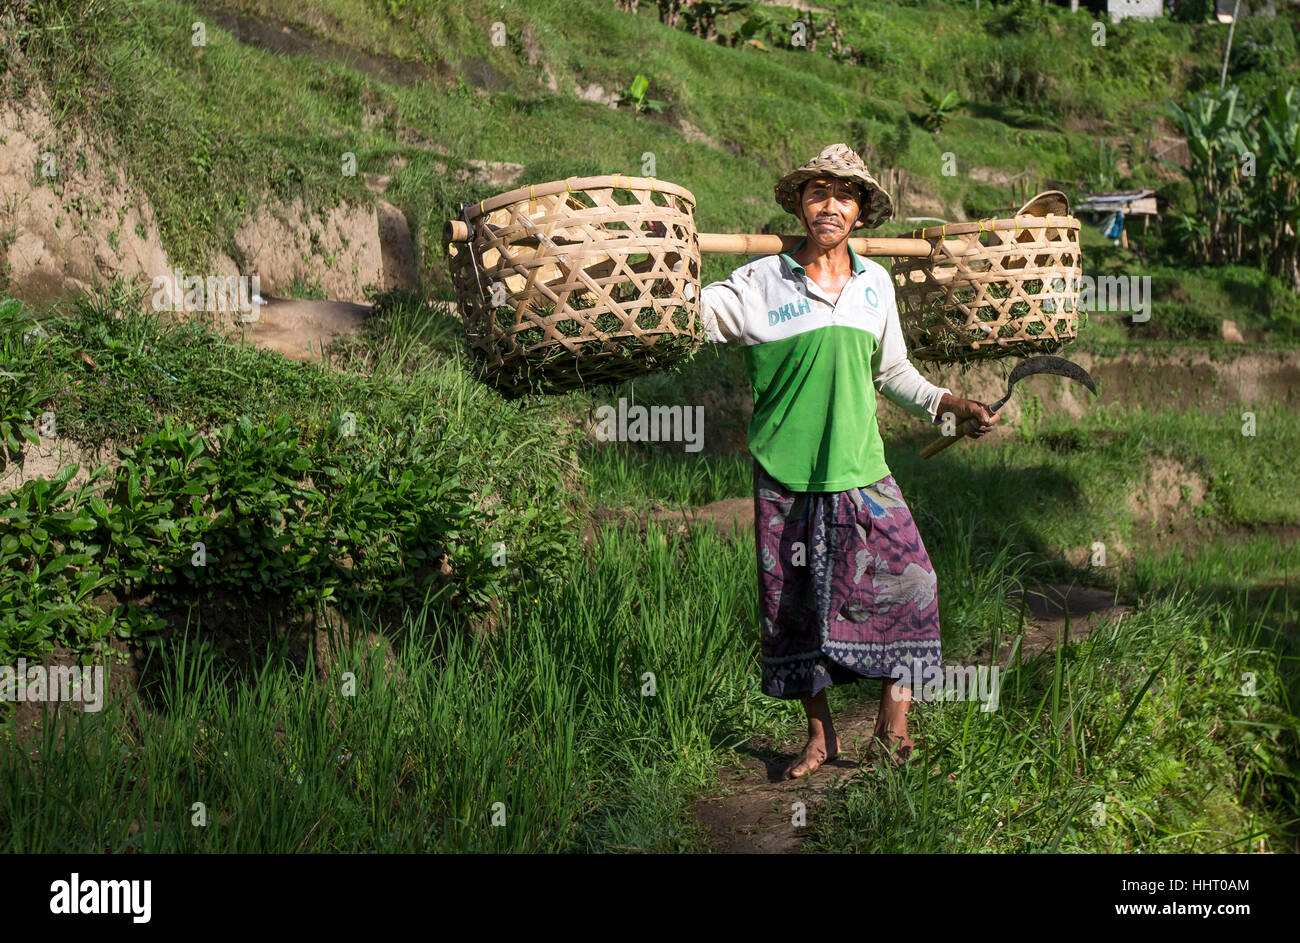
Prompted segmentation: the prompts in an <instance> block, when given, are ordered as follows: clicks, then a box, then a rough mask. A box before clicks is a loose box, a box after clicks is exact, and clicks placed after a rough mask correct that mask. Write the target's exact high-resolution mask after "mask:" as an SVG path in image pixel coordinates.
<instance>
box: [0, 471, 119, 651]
mask: <svg viewBox="0 0 1300 943" xmlns="http://www.w3.org/2000/svg"><path fill="white" fill-rule="evenodd" d="M75 473H76V468H75V467H72V466H69V467H67V468H64V469H62V470H61V471H60V472H59V473H58V474H57V475H55V476H54V477H53V478H32V479H30V480H29V481H27V482H25V483H24V484H23V485H22V487H20V488H18V489H17V490H15V491H10V492H8V493H6V494H0V662H2V661H12V660H13V658H14V657H16V656H17V655H19V654H36V653H40V652H45V651H49V650H50V649H51V648H52V647H53V646H54V644H55V643H56V642H59V641H64V642H68V641H71V642H74V643H80V644H82V645H90V644H93V643H95V642H97V641H99V640H100V639H102V638H103V637H104V636H105V635H107V634H108V632H109V631H110V630H111V629H112V628H113V626H114V623H115V617H114V615H113V614H112V613H105V612H103V611H101V610H100V609H97V608H96V607H95V606H93V605H92V599H93V598H94V596H95V595H96V594H97V593H98V592H100V591H101V590H102V589H103V588H104V587H106V586H108V585H109V583H110V582H111V581H112V577H111V575H110V574H108V573H105V572H104V571H103V569H102V568H101V567H100V566H99V565H98V561H97V558H98V556H99V551H100V549H101V548H100V546H99V545H98V544H97V543H96V539H97V530H98V528H97V525H96V521H95V519H94V517H93V516H92V515H91V513H90V511H89V509H88V507H87V506H86V504H85V501H84V498H85V496H86V486H83V487H82V488H79V489H76V490H72V489H70V488H69V487H68V484H69V482H70V481H71V480H72V477H73V476H74V474H75Z"/></svg>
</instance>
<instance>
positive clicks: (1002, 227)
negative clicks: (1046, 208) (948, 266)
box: [912, 213, 1083, 239]
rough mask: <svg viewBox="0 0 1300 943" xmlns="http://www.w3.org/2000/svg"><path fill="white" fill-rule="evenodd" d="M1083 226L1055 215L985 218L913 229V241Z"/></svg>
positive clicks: (1073, 219) (1067, 217) (1074, 218)
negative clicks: (1038, 221) (1030, 222)
mask: <svg viewBox="0 0 1300 943" xmlns="http://www.w3.org/2000/svg"><path fill="white" fill-rule="evenodd" d="M1029 220H1042V222H1040V223H1037V224H1034V225H1029V226H1026V225H1025V221H1029ZM1082 228H1083V224H1082V223H1081V222H1079V218H1078V217H1077V216H1057V215H1056V214H1055V213H1049V214H1048V215H1046V216H1009V217H1005V218H993V217H986V218H984V219H979V220H971V221H969V222H964V223H946V224H944V225H942V226H927V227H925V228H924V229H913V230H912V238H913V239H934V238H946V237H947V236H966V235H970V234H971V233H980V232H1003V231H1006V230H1008V229H1016V230H1022V229H1082Z"/></svg>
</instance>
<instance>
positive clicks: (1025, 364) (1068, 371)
mask: <svg viewBox="0 0 1300 943" xmlns="http://www.w3.org/2000/svg"><path fill="white" fill-rule="evenodd" d="M1039 373H1050V374H1055V375H1056V376H1059V377H1068V378H1070V379H1071V380H1076V381H1078V382H1079V383H1082V384H1083V385H1084V386H1086V387H1087V388H1088V389H1089V390H1091V391H1092V392H1093V393H1096V392H1097V384H1096V383H1094V382H1093V380H1092V375H1091V374H1090V373H1088V371H1087V370H1085V369H1083V367H1081V366H1079V365H1078V364H1077V363H1074V362H1073V361H1071V360H1066V359H1065V358H1064V357H1052V356H1048V355H1042V356H1039V357H1029V358H1026V359H1025V360H1022V361H1020V363H1018V364H1016V366H1015V369H1013V370H1012V371H1011V376H1009V377H1008V378H1007V393H1008V394H1009V393H1010V392H1011V388H1012V387H1013V386H1015V385H1016V383H1018V382H1019V381H1020V380H1023V379H1024V378H1025V377H1030V376H1034V375H1036V374H1039Z"/></svg>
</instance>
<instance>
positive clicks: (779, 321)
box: [700, 244, 951, 491]
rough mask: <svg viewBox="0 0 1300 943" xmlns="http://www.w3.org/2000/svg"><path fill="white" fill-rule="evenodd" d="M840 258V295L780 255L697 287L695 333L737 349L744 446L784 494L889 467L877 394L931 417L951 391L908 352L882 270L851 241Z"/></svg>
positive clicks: (853, 480) (864, 481) (844, 485)
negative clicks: (740, 352) (746, 395)
mask: <svg viewBox="0 0 1300 943" xmlns="http://www.w3.org/2000/svg"><path fill="white" fill-rule="evenodd" d="M801 245H802V244H801ZM795 251H796V252H798V251H799V247H796V248H795ZM849 257H850V259H851V261H852V263H853V274H852V275H851V276H850V278H849V280H848V282H846V283H845V285H844V289H843V291H842V292H841V293H840V297H839V298H838V299H835V298H830V297H828V296H827V295H826V294H825V292H823V291H822V289H821V288H820V287H819V286H818V285H817V283H816V282H814V281H813V280H812V279H811V278H809V277H808V275H807V272H805V271H804V268H803V266H802V265H800V264H799V263H798V262H796V261H795V260H794V259H793V258H792V257H791V256H790V255H786V254H784V253H783V254H781V255H766V256H761V257H759V258H755V259H751V260H750V261H748V262H746V263H745V264H744V265H742V266H740V268H738V269H736V270H735V271H734V272H732V273H731V275H730V277H728V278H727V280H726V281H722V282H713V283H712V284H710V285H706V286H705V287H704V289H703V290H702V291H701V292H700V313H701V316H702V321H703V327H704V334H705V336H706V337H707V338H708V339H709V340H711V341H714V342H715V343H724V342H737V343H740V344H743V345H745V365H746V367H747V368H748V371H749V378H750V381H751V382H752V383H753V385H754V415H753V417H752V418H751V420H750V423H749V450H750V452H752V453H753V455H754V458H755V459H757V460H758V462H759V464H761V465H762V466H763V468H764V469H766V470H767V472H768V474H770V475H771V476H772V477H773V478H775V479H776V480H777V481H779V482H781V483H782V484H783V485H785V486H786V487H787V488H789V489H790V490H791V491H847V490H849V489H850V488H861V487H865V486H866V485H869V484H872V483H874V482H877V481H879V480H880V479H881V478H884V477H885V476H886V475H888V474H889V473H890V472H889V466H888V465H886V464H885V449H884V442H883V441H882V439H881V437H880V426H879V424H878V423H877V421H876V391H879V392H880V393H881V394H882V395H883V396H885V398H887V399H888V400H890V402H892V403H895V404H896V405H898V406H899V407H901V408H902V409H904V410H905V411H907V412H908V413H910V414H911V415H913V416H916V417H918V418H922V417H924V418H927V419H929V420H930V421H931V422H933V421H934V420H935V415H936V411H937V410H938V408H939V399H940V397H942V396H943V394H944V393H949V392H951V391H950V390H948V389H947V388H945V387H939V386H935V385H934V384H933V383H931V382H929V381H928V380H926V379H925V377H923V376H921V374H920V372H919V371H918V370H917V369H916V367H914V366H913V365H912V363H911V361H909V360H908V359H907V345H906V343H905V342H904V339H903V329H902V327H901V326H900V325H899V322H898V307H897V305H896V303H895V300H894V283H893V281H892V279H891V278H890V276H889V273H888V272H887V271H885V268H884V266H882V265H880V264H879V263H878V262H875V261H873V260H871V259H861V258H859V257H858V255H857V253H855V252H854V251H853V250H852V249H849Z"/></svg>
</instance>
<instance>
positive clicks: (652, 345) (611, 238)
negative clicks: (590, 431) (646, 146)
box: [447, 174, 703, 394]
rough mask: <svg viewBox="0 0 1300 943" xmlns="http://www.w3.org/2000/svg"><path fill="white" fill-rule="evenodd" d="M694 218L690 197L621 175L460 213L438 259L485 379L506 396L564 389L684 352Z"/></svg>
mask: <svg viewBox="0 0 1300 943" xmlns="http://www.w3.org/2000/svg"><path fill="white" fill-rule="evenodd" d="M694 212H695V197H694V196H693V195H692V194H691V192H690V191H689V190H686V189H684V188H682V187H679V186H677V185H675V184H672V183H668V182H666V181H662V180H652V179H648V178H643V177H627V176H624V175H622V174H618V175H612V176H600V177H581V178H574V179H570V180H560V181H554V182H551V183H539V184H535V185H531V186H525V187H520V188H518V189H515V190H511V191H510V192H509V193H503V194H500V195H499V196H495V197H492V198H491V199H488V200H484V201H483V202H481V203H477V204H472V205H469V206H466V207H464V209H463V210H462V219H463V222H464V223H465V224H466V225H467V226H468V228H469V233H470V236H469V239H468V240H467V241H464V242H454V241H448V242H447V251H448V256H449V258H450V260H451V266H450V267H451V274H452V279H453V282H454V284H455V288H456V294H457V296H458V298H459V300H460V304H461V318H462V321H463V323H464V325H465V331H466V334H467V335H468V337H469V344H470V349H471V350H472V351H473V353H474V355H475V357H476V359H477V360H479V362H480V364H481V367H482V371H483V374H484V378H485V379H486V380H487V381H488V382H491V383H492V384H493V385H494V386H496V387H497V388H498V389H501V390H503V391H504V392H507V393H516V394H517V393H523V392H528V391H534V390H535V391H538V392H563V391H564V390H569V389H575V388H578V387H586V386H594V385H599V384H602V383H611V382H618V381H621V380H624V379H627V378H629V377H634V376H639V375H641V374H644V373H648V372H650V371H653V370H658V369H662V368H664V367H668V366H671V365H672V364H674V363H677V362H679V361H681V360H683V359H684V358H686V357H687V356H689V355H690V353H691V352H692V351H694V350H695V349H696V348H698V347H699V345H700V344H701V342H702V340H703V336H702V331H701V327H700V315H699V294H700V250H699V240H698V234H697V232H696V229H695V216H694ZM655 222H659V223H662V224H663V226H664V234H663V235H655V234H652V233H651V232H650V231H649V229H648V227H649V225H650V224H651V223H655ZM449 227H450V224H449ZM449 231H450V229H449Z"/></svg>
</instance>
